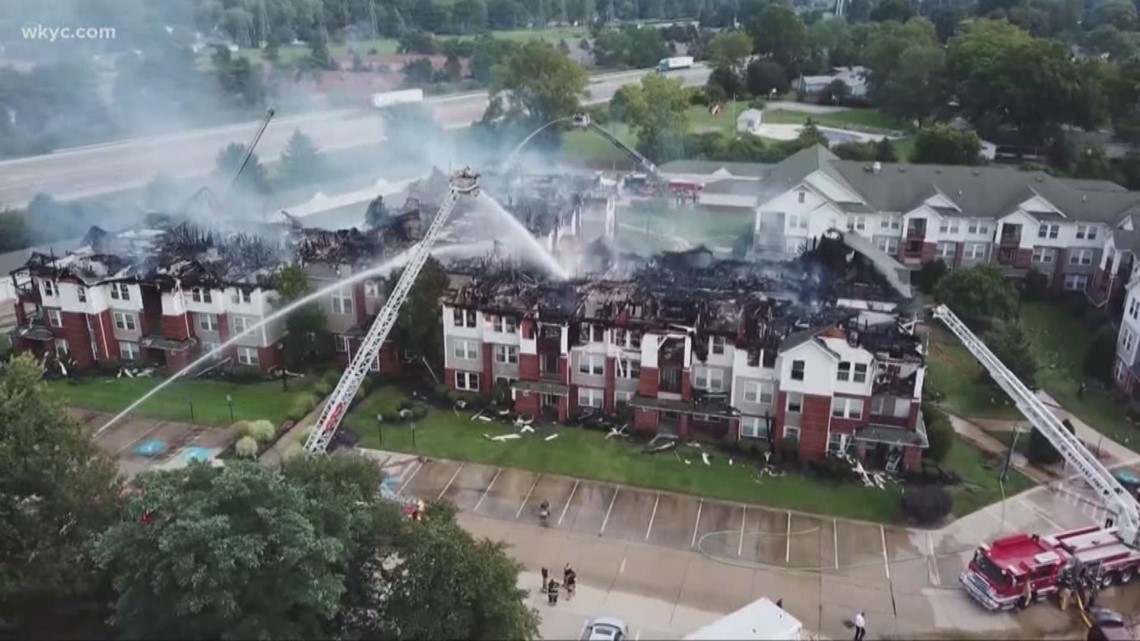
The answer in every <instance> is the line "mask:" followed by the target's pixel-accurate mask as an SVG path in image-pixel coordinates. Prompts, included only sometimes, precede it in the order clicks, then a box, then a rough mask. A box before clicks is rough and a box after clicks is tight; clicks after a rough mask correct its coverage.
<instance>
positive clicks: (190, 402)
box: [186, 396, 194, 423]
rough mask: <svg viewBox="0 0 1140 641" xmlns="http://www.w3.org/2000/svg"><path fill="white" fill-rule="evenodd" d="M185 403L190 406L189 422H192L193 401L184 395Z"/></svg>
mask: <svg viewBox="0 0 1140 641" xmlns="http://www.w3.org/2000/svg"><path fill="white" fill-rule="evenodd" d="M186 404H187V405H189V406H190V422H191V423H193V422H194V401H193V400H192V399H191V398H190V397H189V396H187V397H186Z"/></svg>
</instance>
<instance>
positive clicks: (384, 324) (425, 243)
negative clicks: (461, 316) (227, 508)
mask: <svg viewBox="0 0 1140 641" xmlns="http://www.w3.org/2000/svg"><path fill="white" fill-rule="evenodd" d="M478 193H479V176H478V175H477V174H473V173H471V170H469V169H464V170H463V171H460V172H458V173H456V174H455V175H454V176H452V179H451V187H450V188H449V189H448V190H447V197H446V198H444V199H443V204H442V205H441V206H440V208H439V212H438V213H437V214H436V215H435V220H433V221H432V223H431V226H430V227H428V230H427V233H426V234H424V237H423V240H421V241H420V244H419V247H417V248H416V250H415V253H414V255H413V256H412V259H411V261H410V262H409V263H408V266H407V267H406V268H405V269H404V273H403V274H402V275H401V276H400V280H398V281H397V282H396V287H395V288H394V289H393V290H392V293H391V295H389V296H388V300H387V301H386V302H385V303H384V307H383V308H382V309H381V310H380V313H379V314H377V315H376V320H375V321H373V323H372V327H371V328H370V329H369V330H368V334H367V335H365V337H364V340H363V341H362V342H361V345H360V349H359V350H357V352H356V356H355V357H353V359H352V363H351V364H350V365H349V366H348V369H346V370H345V371H344V376H342V377H341V379H340V382H339V383H337V386H336V389H335V390H333V393H332V394H331V395H330V396H329V398H328V402H327V403H325V407H324V409H322V410H321V414H320V416H319V417H318V418H317V424H316V425H315V426H314V427H313V432H312V433H311V434H309V438H308V440H307V441H306V442H305V451H306V452H308V453H310V454H320V453H322V452H324V451H326V450H327V449H328V446H329V443H331V442H332V439H333V436H335V435H336V430H337V428H338V427H340V422H341V420H343V419H344V414H345V412H347V411H348V406H349V405H350V404H351V403H352V399H353V398H355V397H356V392H357V390H359V389H360V385H361V384H362V383H363V382H364V379H365V378H366V377H367V376H368V370H369V368H370V366H371V365H372V363H373V362H374V361H375V360H376V358H377V357H378V356H379V354H380V348H381V347H383V346H384V341H385V340H387V338H388V334H389V333H390V332H391V331H392V327H394V326H395V325H396V319H397V318H399V315H400V307H401V306H402V305H403V304H404V300H405V299H406V298H407V297H408V293H409V292H411V291H412V285H414V284H415V282H416V277H417V276H419V273H420V270H421V269H423V266H424V264H425V263H426V262H427V259H428V256H430V255H431V248H432V245H434V244H435V240H436V238H437V237H438V236H439V234H440V232H441V231H443V226H444V225H445V224H446V223H447V219H448V217H449V216H450V215H451V210H452V209H454V208H455V204H456V202H457V201H458V200H459V197H460V196H464V195H466V196H477V195H478Z"/></svg>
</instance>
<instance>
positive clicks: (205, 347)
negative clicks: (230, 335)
mask: <svg viewBox="0 0 1140 641" xmlns="http://www.w3.org/2000/svg"><path fill="white" fill-rule="evenodd" d="M216 349H218V344H217V343H205V342H204V343H202V353H203V354H209V353H210V352H212V351H214V350H216ZM221 357H222V355H221V354H214V358H221Z"/></svg>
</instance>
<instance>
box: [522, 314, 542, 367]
mask: <svg viewBox="0 0 1140 641" xmlns="http://www.w3.org/2000/svg"><path fill="white" fill-rule="evenodd" d="M524 322H529V321H524ZM519 380H520V381H537V380H538V354H519Z"/></svg>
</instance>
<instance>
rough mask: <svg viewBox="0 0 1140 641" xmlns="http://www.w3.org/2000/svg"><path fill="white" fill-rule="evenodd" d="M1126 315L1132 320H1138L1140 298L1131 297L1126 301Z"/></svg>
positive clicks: (1139, 318)
mask: <svg viewBox="0 0 1140 641" xmlns="http://www.w3.org/2000/svg"><path fill="white" fill-rule="evenodd" d="M1128 315H1129V316H1131V317H1132V320H1140V299H1136V298H1133V299H1132V300H1130V301H1128Z"/></svg>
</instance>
